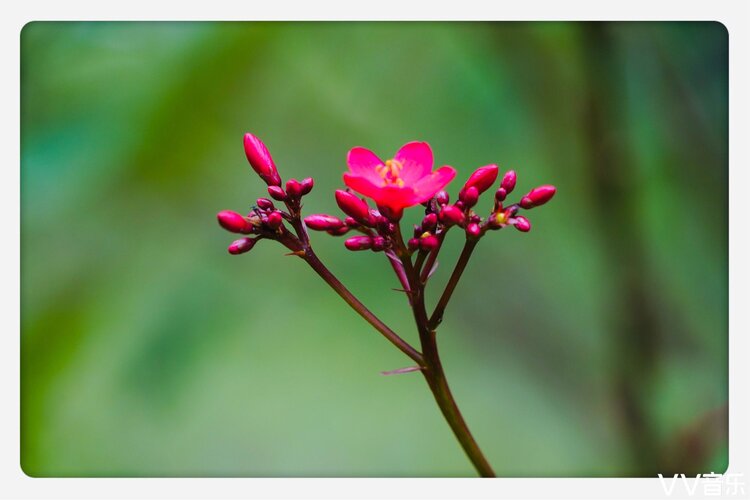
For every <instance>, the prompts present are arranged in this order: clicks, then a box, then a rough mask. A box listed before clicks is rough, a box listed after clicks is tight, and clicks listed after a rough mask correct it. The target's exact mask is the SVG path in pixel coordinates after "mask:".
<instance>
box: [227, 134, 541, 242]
mask: <svg viewBox="0 0 750 500" xmlns="http://www.w3.org/2000/svg"><path fill="white" fill-rule="evenodd" d="M244 147H245V155H246V156H247V160H248V162H249V163H250V165H251V166H252V168H253V170H254V171H255V172H256V173H257V174H258V176H259V177H260V178H261V179H262V180H263V181H264V182H265V183H266V184H267V186H268V195H269V196H270V198H272V199H273V200H275V201H276V202H281V203H283V204H284V206H285V207H284V208H286V210H287V211H284V210H283V208H282V209H278V208H276V207H275V206H274V202H273V201H271V199H268V198H259V199H258V200H257V202H256V204H255V206H253V208H252V210H251V212H250V213H248V214H247V215H241V214H239V213H237V212H232V211H223V212H220V213H219V214H218V219H219V224H221V226H222V227H223V228H224V229H226V230H228V231H231V232H233V233H240V234H246V235H254V236H255V237H254V238H253V237H249V236H247V237H243V238H241V239H239V240H236V241H234V242H233V243H232V244H231V245H230V246H229V253H231V254H240V253H245V252H247V251H249V250H251V249H252V248H253V246H254V245H255V243H256V242H257V241H258V240H259V239H263V238H268V239H275V240H278V241H280V242H282V243H283V244H284V245H285V246H287V247H288V248H290V249H292V250H293V251H294V252H298V251H299V250H300V249H301V248H302V246H301V243H300V239H299V238H300V237H298V236H294V235H293V234H292V233H291V232H290V231H289V230H287V228H286V227H285V226H284V221H287V222H288V223H289V224H291V225H292V226H294V229H295V231H296V232H299V230H300V229H301V224H300V218H301V214H300V208H301V200H302V197H303V196H305V195H306V194H308V193H309V192H310V191H311V190H312V188H313V180H312V178H306V179H303V180H301V181H298V180H296V179H289V180H288V181H287V182H286V183H285V184H283V182H282V179H281V177H280V176H279V173H278V171H277V169H276V165H275V164H274V161H273V158H272V157H271V154H270V153H269V151H268V149H267V148H266V146H265V144H263V142H262V141H261V140H260V139H258V138H257V137H255V136H254V135H252V134H245V137H244ZM347 162H348V163H349V168H350V172H348V173H345V174H344V181H345V183H346V184H347V186H349V188H348V189H347V190H338V191H336V203H337V204H338V206H339V208H340V209H341V211H342V212H344V214H345V217H344V218H339V217H335V216H333V215H328V214H314V215H309V216H307V217H305V218H304V224H305V226H306V227H307V228H308V229H311V230H313V231H325V232H327V233H328V234H330V235H332V236H342V235H345V234H347V233H349V232H350V231H354V232H357V233H359V234H357V235H356V236H351V237H349V238H348V239H346V241H345V242H344V246H345V247H346V248H347V249H349V250H352V251H361V250H372V251H374V252H381V251H386V252H390V251H397V250H398V247H399V245H401V246H403V244H402V243H400V242H401V241H402V240H400V237H399V238H395V237H394V236H396V235H397V233H398V232H399V229H398V226H397V225H398V223H399V219H400V218H401V212H402V210H403V209H404V208H406V207H409V206H413V205H417V204H419V203H422V205H423V206H424V207H425V216H424V218H423V219H422V222H421V223H420V224H418V225H416V226H414V234H413V237H412V238H410V239H409V240H408V242H407V247H408V250H409V251H411V252H416V251H420V252H433V251H435V250H437V249H438V248H439V247H440V245H441V242H442V239H443V235H444V233H445V232H446V231H447V230H448V229H450V228H452V227H458V228H461V229H462V230H463V231H464V233H465V235H466V238H467V239H470V240H476V239H478V238H480V237H482V236H483V235H484V234H485V232H486V231H488V230H497V229H501V228H504V227H506V226H513V227H515V228H516V229H517V230H519V231H521V232H528V231H529V230H530V229H531V223H530V222H529V220H528V219H527V218H526V217H524V216H522V215H519V212H520V211H521V210H528V209H531V208H534V207H538V206H540V205H543V204H545V203H546V202H548V201H549V200H550V199H551V198H552V197H553V196H554V194H555V187H554V186H550V185H545V186H539V187H537V188H534V189H532V190H531V191H529V192H528V193H527V194H526V195H524V196H523V197H521V199H520V201H518V202H517V203H513V204H510V205H507V206H506V205H505V202H506V198H507V197H508V196H509V195H510V194H511V193H512V192H513V190H514V189H515V187H516V173H515V172H514V171H513V170H510V171H508V172H506V173H505V175H503V177H502V180H501V181H500V186H499V187H498V188H497V190H496V191H495V198H494V205H493V209H492V211H491V213H490V214H489V215H488V216H487V217H484V218H483V217H482V216H480V215H479V214H478V213H477V212H475V207H476V206H477V204H478V202H479V199H480V197H481V196H482V194H483V193H485V192H487V191H488V190H490V189H491V188H492V186H493V185H494V184H495V181H496V180H497V178H498V173H499V168H498V166H497V165H486V166H483V167H480V168H478V169H477V170H475V171H474V172H473V173H472V174H471V176H469V178H468V179H467V181H466V182H465V183H464V185H463V187H462V188H461V190H460V191H459V193H458V197H457V200H456V201H455V202H454V203H450V196H449V195H448V193H447V192H446V191H445V190H443V187H444V186H445V185H447V184H448V183H449V182H450V181H451V180H452V179H453V177H454V176H455V170H454V169H453V168H451V167H448V166H443V167H441V168H439V169H437V170H434V171H433V170H432V152H431V150H430V148H429V146H428V145H427V144H426V143H418V142H412V143H408V144H406V145H405V146H404V147H403V148H401V149H400V150H399V152H398V153H396V155H395V156H394V158H393V159H392V160H388V161H385V162H383V161H381V160H380V159H379V158H377V157H376V156H375V155H374V153H372V152H371V151H369V150H366V149H364V148H354V149H352V150H351V151H350V152H349V156H348V158H347ZM282 184H283V186H282ZM349 189H353V190H355V191H357V192H360V193H362V194H364V195H365V196H367V197H369V198H372V199H373V200H374V201H375V205H376V206H377V208H375V209H373V208H371V207H370V206H369V205H368V203H367V201H366V200H365V198H360V197H359V196H357V195H356V194H354V192H352V191H350V190H349ZM425 193H426V196H429V197H430V198H429V199H427V200H426V201H425ZM301 237H302V238H303V239H306V236H304V235H303V236H301Z"/></svg>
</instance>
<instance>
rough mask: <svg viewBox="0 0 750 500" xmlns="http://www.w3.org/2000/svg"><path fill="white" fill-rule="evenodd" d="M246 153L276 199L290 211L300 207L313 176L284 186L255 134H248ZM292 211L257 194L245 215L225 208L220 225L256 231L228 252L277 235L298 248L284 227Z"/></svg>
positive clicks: (245, 249)
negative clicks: (286, 210) (280, 207)
mask: <svg viewBox="0 0 750 500" xmlns="http://www.w3.org/2000/svg"><path fill="white" fill-rule="evenodd" d="M243 142H244V146H245V155H246V156H247V161H248V162H249V163H250V166H251V167H252V168H253V170H254V171H255V173H257V174H258V176H259V177H260V178H261V179H262V180H263V182H265V183H266V184H267V185H268V194H269V196H270V197H271V198H273V199H274V200H276V201H279V202H283V203H284V204H285V205H286V208H287V209H288V210H290V211H292V212H293V211H297V210H299V207H300V205H301V200H302V197H303V196H305V195H306V194H308V193H309V192H310V191H312V188H313V179H312V178H311V177H308V178H306V179H303V180H301V181H298V180H296V179H289V180H288V181H287V182H286V185H285V187H286V189H284V188H282V187H281V185H282V180H281V176H279V172H278V170H277V169H276V165H275V163H274V161H273V158H272V157H271V154H270V153H269V152H268V148H266V145H265V144H263V142H262V141H261V140H260V139H258V138H257V137H255V136H254V135H253V134H245V137H244V141H243ZM290 217H291V216H290V214H289V213H287V212H285V211H283V210H282V209H278V208H276V206H275V205H274V203H273V201H271V200H270V199H268V198H258V199H257V200H256V202H255V205H254V206H253V207H252V209H251V211H250V213H248V214H247V215H242V214H239V213H237V212H233V211H231V210H224V211H222V212H219V213H218V214H217V218H218V220H219V224H220V225H221V227H223V228H224V229H226V230H227V231H230V232H232V233H239V234H249V235H255V237H254V238H251V237H244V238H240V239H238V240H236V241H234V242H232V243H231V244H230V245H229V248H228V250H229V253H230V254H232V255H238V254H242V253H245V252H249V251H250V250H252V248H253V247H254V246H255V244H256V242H257V241H258V240H260V239H264V238H266V239H275V240H279V241H281V242H282V243H283V244H284V245H285V246H287V247H289V248H290V249H292V250H293V251H296V250H298V249H299V242H298V241H297V240H296V238H294V237H293V236H292V235H291V233H290V232H289V231H288V230H287V229H286V228H285V227H284V220H285V219H287V220H288V219H289V218H290Z"/></svg>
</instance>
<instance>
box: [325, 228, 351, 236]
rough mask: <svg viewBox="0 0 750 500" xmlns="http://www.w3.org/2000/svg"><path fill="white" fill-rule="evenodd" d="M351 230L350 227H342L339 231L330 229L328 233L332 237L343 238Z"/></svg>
mask: <svg viewBox="0 0 750 500" xmlns="http://www.w3.org/2000/svg"><path fill="white" fill-rule="evenodd" d="M350 229H351V228H350V227H349V226H341V227H340V228H337V229H329V230H328V231H326V233H328V234H330V235H331V236H343V235H345V234H346V233H348V232H349V230H350Z"/></svg>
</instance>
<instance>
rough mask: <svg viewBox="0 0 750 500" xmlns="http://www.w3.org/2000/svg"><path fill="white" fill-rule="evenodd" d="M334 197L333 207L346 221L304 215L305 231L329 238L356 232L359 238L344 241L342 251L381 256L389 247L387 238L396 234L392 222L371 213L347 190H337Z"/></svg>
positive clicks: (365, 204) (362, 200) (333, 217)
mask: <svg viewBox="0 0 750 500" xmlns="http://www.w3.org/2000/svg"><path fill="white" fill-rule="evenodd" d="M335 196H336V204H337V205H338V206H339V208H340V209H341V211H342V212H344V214H346V217H345V218H344V219H343V220H342V219H340V218H338V217H335V216H333V215H328V214H314V215H308V216H307V217H305V219H304V221H305V225H306V226H307V227H308V229H312V230H314V231H325V232H327V233H328V234H330V235H332V236H342V235H344V234H346V233H348V232H349V231H356V232H359V233H361V234H358V235H356V236H351V237H349V238H347V239H346V240H345V241H344V247H345V248H347V249H348V250H351V251H354V252H357V251H361V250H372V251H373V252H382V251H384V250H388V249H390V248H391V247H392V241H391V236H392V235H393V234H394V232H395V230H396V226H395V224H394V223H393V221H392V220H390V219H389V218H388V217H385V216H384V215H382V214H381V213H380V211H379V210H377V209H371V208H370V206H369V205H368V204H367V201H365V200H364V199H362V198H360V197H358V196H357V195H355V194H354V193H352V192H350V191H348V190H343V189H338V190H336V193H335Z"/></svg>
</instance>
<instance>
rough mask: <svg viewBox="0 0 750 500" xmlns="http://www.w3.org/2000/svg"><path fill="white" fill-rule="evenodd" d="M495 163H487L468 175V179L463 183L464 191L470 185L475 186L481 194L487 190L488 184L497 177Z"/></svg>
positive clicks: (490, 184)
mask: <svg viewBox="0 0 750 500" xmlns="http://www.w3.org/2000/svg"><path fill="white" fill-rule="evenodd" d="M497 170H498V169H497V165H487V166H485V167H479V168H478V169H476V170H475V171H474V173H473V174H471V176H470V177H469V180H467V181H466V184H464V191H465V190H467V189H469V188H470V187H475V188H477V191H478V193H477V194H482V193H484V192H485V191H487V190H488V189H489V188H490V186H492V184H493V183H494V182H495V179H497Z"/></svg>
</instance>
